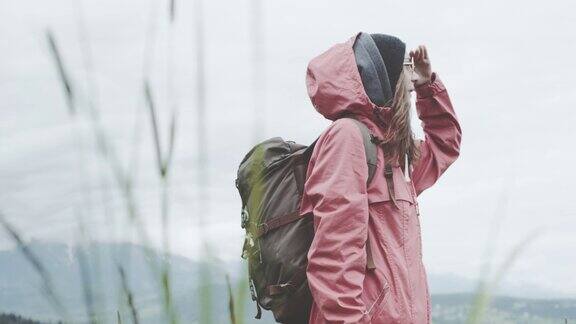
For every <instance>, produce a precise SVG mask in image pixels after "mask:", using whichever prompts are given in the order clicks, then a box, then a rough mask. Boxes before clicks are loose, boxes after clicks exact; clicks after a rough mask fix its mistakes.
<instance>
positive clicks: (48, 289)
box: [0, 213, 68, 319]
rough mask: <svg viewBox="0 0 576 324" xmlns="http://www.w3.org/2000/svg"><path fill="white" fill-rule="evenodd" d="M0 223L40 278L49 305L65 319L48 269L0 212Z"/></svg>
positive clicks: (65, 313)
mask: <svg viewBox="0 0 576 324" xmlns="http://www.w3.org/2000/svg"><path fill="white" fill-rule="evenodd" d="M0 225H2V227H3V228H4V230H6V232H8V234H9V235H10V237H11V238H12V240H13V241H14V242H15V243H16V245H17V246H18V249H19V250H20V252H21V253H22V255H23V256H24V257H25V258H26V260H27V261H28V262H29V263H30V264H31V265H32V267H33V268H34V270H35V271H36V273H37V274H38V275H39V276H40V279H41V281H42V293H43V294H44V295H45V297H46V298H47V299H48V302H49V303H50V305H51V307H52V308H53V309H54V311H55V312H56V313H57V314H58V315H59V316H61V317H62V318H63V319H67V318H68V314H67V312H66V309H65V308H64V306H63V304H62V302H61V301H60V298H58V295H57V294H56V291H55V289H54V284H53V282H52V277H51V276H50V274H49V273H48V271H46V268H44V265H43V264H42V262H41V261H40V259H39V258H38V257H37V256H36V255H35V254H34V252H32V250H30V248H29V247H28V246H27V245H26V243H24V240H23V239H22V236H21V235H20V233H19V232H18V231H17V230H16V228H14V227H13V226H12V225H11V224H10V223H8V221H7V220H6V219H5V218H4V215H3V214H2V213H0Z"/></svg>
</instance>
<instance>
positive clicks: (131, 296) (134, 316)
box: [116, 264, 139, 324]
mask: <svg viewBox="0 0 576 324" xmlns="http://www.w3.org/2000/svg"><path fill="white" fill-rule="evenodd" d="M116 266H117V267H118V273H119V274H120V283H121V285H122V292H123V293H124V296H125V297H126V303H127V304H128V307H129V308H130V315H131V316H132V323H133V324H138V323H139V320H138V311H137V310H136V306H135V305H134V294H132V291H131V290H130V287H129V286H128V281H127V280H126V273H125V272H124V268H123V267H122V266H121V265H119V264H117V265H116Z"/></svg>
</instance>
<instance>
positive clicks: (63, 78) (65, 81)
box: [45, 29, 76, 115]
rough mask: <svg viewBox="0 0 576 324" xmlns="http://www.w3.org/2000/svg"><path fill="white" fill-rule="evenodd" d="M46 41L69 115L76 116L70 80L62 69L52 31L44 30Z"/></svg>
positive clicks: (60, 58) (60, 57) (62, 65)
mask: <svg viewBox="0 0 576 324" xmlns="http://www.w3.org/2000/svg"><path fill="white" fill-rule="evenodd" d="M45 33H46V39H47V40H48V48H49V50H50V54H51V55H52V58H53V59H54V63H55V65H56V69H57V71H58V76H59V77H60V82H61V83H62V86H63V88H64V94H65V97H66V103H67V105H68V112H69V113H70V114H71V115H74V114H76V108H75V104H74V92H73V91H72V85H71V83H70V78H69V77H68V73H67V72H66V69H65V68H64V64H63V63H62V56H61V55H60V50H59V49H58V43H57V41H56V37H55V36H54V34H53V33H52V30H50V29H47V30H46V32H45Z"/></svg>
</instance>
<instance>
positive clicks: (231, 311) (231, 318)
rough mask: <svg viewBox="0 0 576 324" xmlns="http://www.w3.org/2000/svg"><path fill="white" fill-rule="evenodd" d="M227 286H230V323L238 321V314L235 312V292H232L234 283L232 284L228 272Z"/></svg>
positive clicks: (234, 323)
mask: <svg viewBox="0 0 576 324" xmlns="http://www.w3.org/2000/svg"><path fill="white" fill-rule="evenodd" d="M226 286H227V287H228V312H229V314H230V323H231V324H237V323H236V314H235V312H234V293H233V292H232V285H231V284H230V276H229V275H228V274H226Z"/></svg>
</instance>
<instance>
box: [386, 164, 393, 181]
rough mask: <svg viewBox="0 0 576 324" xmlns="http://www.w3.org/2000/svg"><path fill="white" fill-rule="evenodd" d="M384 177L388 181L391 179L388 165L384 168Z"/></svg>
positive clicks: (390, 167)
mask: <svg viewBox="0 0 576 324" xmlns="http://www.w3.org/2000/svg"><path fill="white" fill-rule="evenodd" d="M384 176H385V177H386V178H388V179H390V178H392V166H391V165H390V164H388V163H387V164H386V165H385V166H384Z"/></svg>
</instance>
